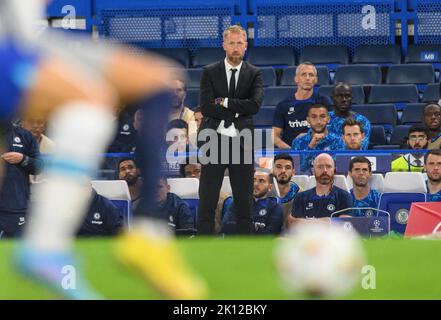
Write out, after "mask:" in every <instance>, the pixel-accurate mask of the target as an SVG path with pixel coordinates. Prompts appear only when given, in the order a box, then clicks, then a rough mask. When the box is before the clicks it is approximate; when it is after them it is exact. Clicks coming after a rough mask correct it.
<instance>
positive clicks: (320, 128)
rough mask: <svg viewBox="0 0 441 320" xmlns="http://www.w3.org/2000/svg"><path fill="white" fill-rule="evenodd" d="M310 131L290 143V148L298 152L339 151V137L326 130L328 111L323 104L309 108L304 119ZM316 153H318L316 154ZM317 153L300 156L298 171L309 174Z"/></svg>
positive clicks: (341, 144) (341, 145)
mask: <svg viewBox="0 0 441 320" xmlns="http://www.w3.org/2000/svg"><path fill="white" fill-rule="evenodd" d="M306 120H307V121H308V123H309V125H310V126H311V129H309V131H308V132H307V133H306V134H305V135H303V136H301V137H297V138H296V139H295V140H294V141H293V142H292V148H293V149H294V150H298V151H305V150H306V151H312V150H323V151H327V150H341V149H343V148H344V147H343V141H342V140H341V138H340V136H337V135H335V134H333V133H330V132H329V131H328V129H327V124H328V123H329V114H328V109H327V107H326V106H325V105H323V104H318V103H316V104H313V105H311V106H310V107H309V110H308V116H307V118H306ZM317 153H318V152H317ZM317 153H307V154H302V155H300V170H302V171H303V172H308V173H309V172H311V164H312V160H313V159H314V157H315V155H316V154H317Z"/></svg>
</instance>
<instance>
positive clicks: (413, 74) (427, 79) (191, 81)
mask: <svg viewBox="0 0 441 320" xmlns="http://www.w3.org/2000/svg"><path fill="white" fill-rule="evenodd" d="M202 70H203V69H202V68H195V69H187V74H188V81H187V87H188V88H199V86H200V78H201V75H202ZM260 70H261V71H262V77H263V85H264V87H271V86H293V85H294V76H295V73H296V67H287V68H284V69H275V68H273V67H260ZM317 76H318V82H317V85H319V86H321V85H329V84H332V83H338V82H346V83H349V84H351V85H368V84H370V85H373V84H381V83H383V82H385V83H387V84H417V85H419V86H420V87H421V88H420V89H421V90H422V91H424V88H425V86H424V85H427V84H429V83H434V82H435V81H436V74H435V69H434V67H433V65H432V64H428V63H421V64H416V63H415V64H405V65H392V66H390V67H388V69H387V75H386V78H385V81H383V73H382V69H381V68H380V67H379V66H376V65H367V64H365V65H360V64H358V65H347V66H341V67H338V68H337V70H336V71H335V75H333V77H331V75H330V72H329V68H328V67H327V66H317Z"/></svg>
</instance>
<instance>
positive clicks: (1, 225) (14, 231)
mask: <svg viewBox="0 0 441 320" xmlns="http://www.w3.org/2000/svg"><path fill="white" fill-rule="evenodd" d="M26 221H27V219H26V214H25V213H21V214H20V213H12V212H4V211H1V212H0V238H15V237H19V236H20V235H21V233H22V232H23V229H24V225H25V224H26Z"/></svg>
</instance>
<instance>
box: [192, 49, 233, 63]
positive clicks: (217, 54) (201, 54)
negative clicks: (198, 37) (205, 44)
mask: <svg viewBox="0 0 441 320" xmlns="http://www.w3.org/2000/svg"><path fill="white" fill-rule="evenodd" d="M224 58H225V51H224V49H223V48H199V49H198V50H197V51H196V53H195V55H194V57H193V63H192V66H193V68H200V67H203V66H205V65H207V64H210V63H213V62H216V61H219V60H222V59H224Z"/></svg>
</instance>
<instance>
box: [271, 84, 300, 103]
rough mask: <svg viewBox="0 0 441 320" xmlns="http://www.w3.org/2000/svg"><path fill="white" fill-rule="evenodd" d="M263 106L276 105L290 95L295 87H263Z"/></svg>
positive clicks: (295, 89)
mask: <svg viewBox="0 0 441 320" xmlns="http://www.w3.org/2000/svg"><path fill="white" fill-rule="evenodd" d="M264 91H265V94H264V96H263V106H276V105H277V104H278V103H279V102H281V101H283V100H286V99H288V98H289V97H292V96H293V95H294V93H295V92H296V91H297V88H296V87H267V88H264Z"/></svg>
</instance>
